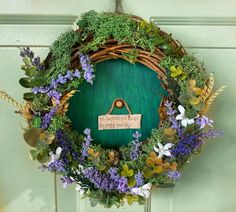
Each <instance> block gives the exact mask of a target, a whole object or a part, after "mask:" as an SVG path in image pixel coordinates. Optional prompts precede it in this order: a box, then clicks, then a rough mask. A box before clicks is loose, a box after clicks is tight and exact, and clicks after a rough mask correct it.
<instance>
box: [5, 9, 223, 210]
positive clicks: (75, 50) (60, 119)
mask: <svg viewBox="0 0 236 212" xmlns="http://www.w3.org/2000/svg"><path fill="white" fill-rule="evenodd" d="M77 25H78V29H77V30H72V31H69V32H66V33H64V34H63V35H61V36H60V37H59V38H58V40H56V41H55V42H54V44H53V45H52V47H51V49H50V53H49V54H48V56H47V58H46V59H45V60H44V61H41V60H40V58H39V57H36V56H35V54H34V52H33V51H31V50H30V48H29V47H25V48H23V49H21V51H20V55H21V56H22V58H23V65H22V67H21V68H22V70H24V72H25V75H26V76H25V77H23V78H21V79H20V80H19V83H20V85H22V86H23V87H25V88H29V89H30V92H27V93H25V94H24V100H25V101H26V102H25V103H24V104H19V103H18V102H16V101H15V100H14V99H13V98H11V97H10V96H8V95H7V94H6V93H5V92H3V91H1V92H0V97H1V98H2V99H5V100H6V101H8V102H10V103H12V104H13V105H15V106H16V107H17V108H18V109H19V110H18V113H20V114H21V115H22V116H23V117H24V118H25V119H26V121H27V123H28V127H27V128H26V129H24V134H23V136H24V139H25V141H26V143H27V144H29V145H30V146H31V147H32V149H31V150H30V151H29V153H30V157H31V159H32V160H37V161H39V162H40V163H42V165H40V168H41V169H42V170H43V171H44V170H48V171H51V172H55V173H56V174H58V175H60V176H61V178H60V179H61V181H62V183H63V186H64V187H67V185H69V184H72V183H75V184H76V189H77V190H78V191H80V193H83V194H84V196H85V197H88V198H89V199H90V200H91V204H92V206H95V205H96V204H97V203H100V204H102V205H104V206H105V207H111V206H113V205H116V206H117V207H119V206H122V205H123V204H124V202H125V199H126V200H127V202H128V203H129V204H132V203H133V202H134V201H137V202H138V203H140V204H143V203H144V202H145V200H146V199H147V198H148V197H149V195H150V191H151V189H154V188H160V187H170V186H173V185H174V182H175V181H177V180H179V179H180V178H181V172H182V169H183V167H184V165H185V164H186V163H189V160H190V158H191V156H192V155H194V154H195V153H198V152H199V151H200V150H201V148H202V146H203V144H204V143H205V139H206V138H212V137H216V136H221V135H222V131H221V130H214V129H213V120H211V119H210V118H208V117H207V116H206V113H207V111H208V109H209V108H210V106H211V105H212V103H213V100H214V99H215V98H216V97H217V95H218V94H219V93H220V92H221V91H222V90H223V89H224V87H221V88H220V89H218V90H217V91H213V85H214V78H213V75H212V74H211V73H207V72H206V71H205V68H204V67H203V64H202V63H200V62H199V61H197V59H196V58H195V57H194V56H193V55H190V54H187V53H186V52H185V49H184V48H183V47H182V46H181V44H180V43H179V42H178V41H176V40H174V39H173V38H172V37H171V35H169V34H167V33H165V32H163V31H162V30H161V29H160V28H158V27H157V26H155V25H154V24H153V23H148V22H146V21H144V20H143V19H141V18H140V17H136V16H132V15H127V14H118V13H97V12H95V11H89V12H87V13H85V14H83V15H82V16H81V18H80V19H79V21H78V22H77ZM117 58H121V59H123V60H126V61H129V62H130V63H142V64H144V65H145V66H147V67H149V68H150V69H152V70H153V71H155V72H156V73H157V76H158V77H159V79H160V81H161V85H162V86H163V88H164V89H165V90H166V91H167V92H168V95H166V96H165V97H163V100H162V102H161V105H160V106H159V109H158V111H159V116H160V123H159V126H158V128H156V129H153V130H152V132H151V136H150V137H149V138H147V139H146V140H144V141H141V140H140V137H141V134H140V133H139V132H138V131H136V132H134V133H133V138H131V139H130V140H131V141H130V142H129V144H128V145H126V146H121V147H120V148H119V149H109V148H104V147H101V146H100V145H98V144H95V143H94V142H93V139H95V140H96V138H93V137H92V135H93V132H91V130H90V129H89V126H88V128H87V129H84V134H83V135H81V134H79V133H78V132H77V131H75V130H73V129H72V127H71V122H70V120H69V118H68V116H67V111H68V106H69V100H70V98H71V97H72V96H73V95H74V94H75V92H76V91H77V89H78V85H79V84H81V83H90V84H93V81H94V80H96V77H95V68H96V63H99V62H101V61H104V60H109V59H117Z"/></svg>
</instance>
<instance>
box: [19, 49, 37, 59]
mask: <svg viewBox="0 0 236 212" xmlns="http://www.w3.org/2000/svg"><path fill="white" fill-rule="evenodd" d="M20 56H21V57H26V56H27V57H29V58H30V59H33V58H34V52H32V51H31V50H30V48H29V47H25V48H23V49H22V50H21V51H20Z"/></svg>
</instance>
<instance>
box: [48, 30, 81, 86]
mask: <svg viewBox="0 0 236 212" xmlns="http://www.w3.org/2000/svg"><path fill="white" fill-rule="evenodd" d="M80 41H81V37H80V34H79V33H77V32H75V31H73V30H72V31H68V32H66V33H64V34H62V35H61V36H60V37H59V38H58V39H57V40H56V41H55V42H54V43H53V45H52V47H51V53H52V57H53V60H52V62H51V63H50V68H49V75H50V76H51V77H54V78H56V77H57V76H58V74H64V73H66V71H67V70H68V68H69V67H70V60H71V51H72V47H73V46H74V45H75V44H76V43H77V42H80ZM47 77H48V76H47ZM48 80H49V83H50V80H51V78H48Z"/></svg>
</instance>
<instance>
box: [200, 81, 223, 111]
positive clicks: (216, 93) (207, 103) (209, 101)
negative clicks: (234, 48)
mask: <svg viewBox="0 0 236 212" xmlns="http://www.w3.org/2000/svg"><path fill="white" fill-rule="evenodd" d="M225 87H226V86H222V87H220V88H219V89H218V90H217V91H215V92H214V93H213V94H211V95H210V96H209V97H208V99H207V100H206V102H205V107H204V108H203V109H202V110H201V111H200V115H205V114H206V113H207V111H208V110H209V109H210V107H211V105H212V103H213V101H214V100H215V99H216V97H217V96H218V95H219V94H220V93H221V92H222V91H223V90H224V89H225Z"/></svg>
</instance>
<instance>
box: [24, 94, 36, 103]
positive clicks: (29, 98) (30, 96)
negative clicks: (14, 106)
mask: <svg viewBox="0 0 236 212" xmlns="http://www.w3.org/2000/svg"><path fill="white" fill-rule="evenodd" d="M34 97H35V94H34V93H33V92H28V93H24V96H23V98H24V100H26V101H33V99H34Z"/></svg>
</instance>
